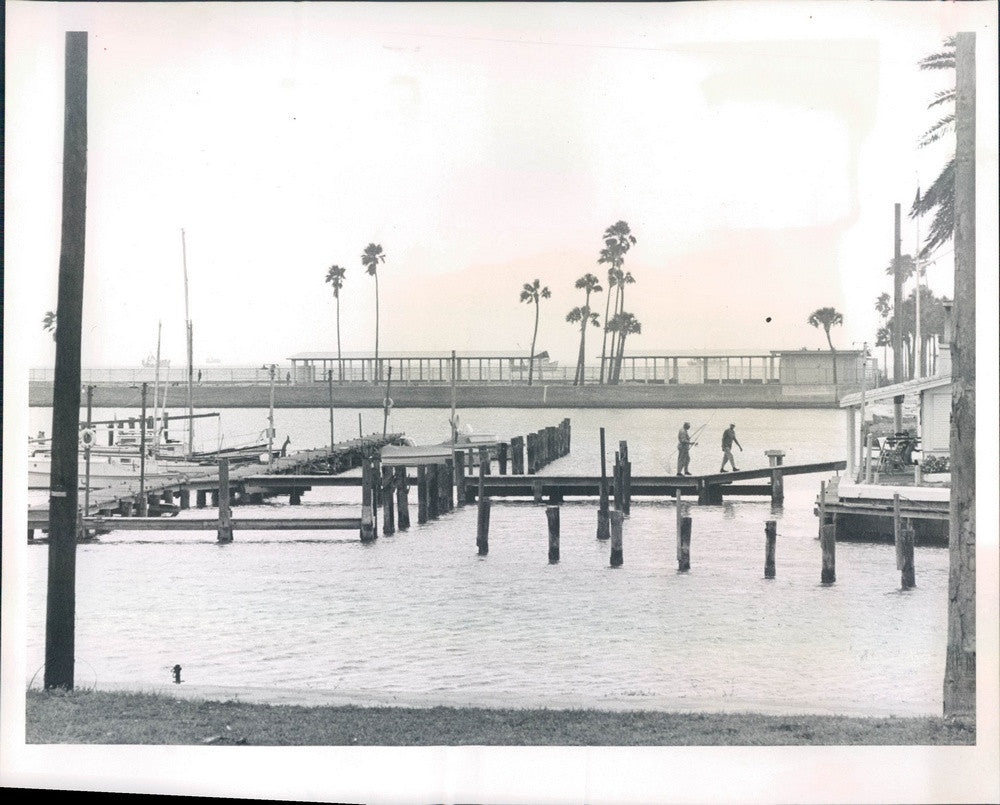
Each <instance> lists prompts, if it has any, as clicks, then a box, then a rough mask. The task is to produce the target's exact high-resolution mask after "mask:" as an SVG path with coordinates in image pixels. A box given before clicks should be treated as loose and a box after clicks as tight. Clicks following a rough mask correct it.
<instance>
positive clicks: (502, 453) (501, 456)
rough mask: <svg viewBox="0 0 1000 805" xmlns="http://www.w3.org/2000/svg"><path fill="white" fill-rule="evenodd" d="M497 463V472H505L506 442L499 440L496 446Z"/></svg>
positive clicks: (502, 473) (504, 473) (503, 473)
mask: <svg viewBox="0 0 1000 805" xmlns="http://www.w3.org/2000/svg"><path fill="white" fill-rule="evenodd" d="M497 464H498V465H499V469H498V472H499V473H500V474H501V475H506V474H507V442H500V444H499V446H498V447H497Z"/></svg>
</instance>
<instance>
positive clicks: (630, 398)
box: [28, 381, 853, 409]
mask: <svg viewBox="0 0 1000 805" xmlns="http://www.w3.org/2000/svg"><path fill="white" fill-rule="evenodd" d="M92 385H93V389H94V391H93V405H94V406H95V407H99V408H109V407H133V408H138V407H140V405H141V391H140V389H139V387H138V384H130V383H95V384H92ZM167 389H168V394H169V396H170V398H171V400H173V406H174V407H177V406H179V405H183V404H184V403H185V402H186V394H187V386H186V384H183V383H170V384H169V385H168V386H167ZM849 390H853V389H847V388H841V390H840V391H841V394H843V393H845V392H846V391H849ZM389 394H390V396H391V398H392V401H393V405H394V407H395V408H450V407H451V404H452V392H451V388H450V386H448V385H441V384H436V385H430V384H398V385H393V386H392V387H391V389H390V391H389ZM332 396H333V407H334V408H381V407H382V405H383V401H384V400H385V396H386V389H385V386H373V385H370V384H362V383H355V384H350V385H342V386H334V387H333V395H332ZM330 397H331V394H330V389H329V387H328V386H327V385H326V384H323V383H279V384H276V385H275V386H274V405H275V407H276V408H324V409H325V408H329V407H330V405H331V403H330ZM52 398H53V387H52V383H51V382H42V381H31V382H30V383H29V384H28V406H29V407H32V408H37V407H51V406H52ZM836 398H837V396H836V395H835V393H834V389H833V387H832V386H787V385H780V384H777V383H772V384H766V385H765V384H749V383H748V384H738V383H733V384H690V385H688V384H681V385H675V384H663V383H658V384H657V383H649V384H646V383H626V384H623V385H620V386H597V385H593V386H573V385H569V384H564V383H560V384H551V385H536V386H513V385H508V384H504V383H482V384H476V385H471V384H462V385H460V386H457V387H456V388H455V404H456V405H457V406H458V407H461V408H624V409H628V408H665V409H666V408H772V409H790V408H804V409H815V408H826V409H836V408H838V407H839V406H838V404H837V401H836ZM269 401H270V387H269V386H268V385H266V384H240V383H219V382H203V383H198V384H196V385H195V386H194V387H193V390H192V402H193V406H194V407H195V408H267V407H268V405H269Z"/></svg>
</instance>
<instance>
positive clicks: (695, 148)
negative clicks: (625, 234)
mask: <svg viewBox="0 0 1000 805" xmlns="http://www.w3.org/2000/svg"><path fill="white" fill-rule="evenodd" d="M6 12H7V53H6V69H7V74H6V104H7V134H6V137H7V142H6V158H7V173H6V181H7V185H6V215H7V227H6V244H5V265H6V268H5V280H6V296H7V299H8V300H10V299H11V298H16V299H17V300H18V301H17V305H16V306H13V305H10V304H9V303H8V305H7V306H6V307H5V310H6V311H7V318H8V326H9V328H10V330H9V332H12V333H14V334H15V337H14V338H13V339H11V338H8V341H7V343H8V345H10V344H11V343H12V340H13V341H14V342H15V343H14V346H15V348H17V349H18V350H19V352H20V351H22V350H23V352H21V354H22V359H23V362H24V364H25V365H27V366H32V367H34V366H39V367H40V366H50V365H52V363H53V361H54V342H53V341H52V339H51V336H50V335H49V334H47V333H45V332H43V330H42V327H41V320H42V317H43V315H44V314H45V312H46V311H47V310H51V309H55V306H56V299H57V271H58V260H59V232H60V215H61V209H60V203H61V189H60V188H61V159H62V108H63V97H62V92H63V86H62V70H63V58H64V34H65V31H67V30H85V31H87V32H88V35H89V36H88V40H89V63H88V70H89V87H88V91H89V150H88V160H89V164H88V171H89V178H88V221H87V253H86V268H85V299H84V316H83V321H84V335H83V357H82V362H83V365H84V367H88V366H137V365H138V364H139V363H140V362H141V361H142V360H143V359H144V358H145V357H146V356H148V355H150V354H151V353H153V352H155V350H156V346H157V332H158V323H159V324H160V325H161V326H162V353H163V356H164V357H165V358H167V359H170V360H172V361H173V363H174V364H175V365H177V364H183V363H184V361H185V335H184V333H185V327H184V320H185V315H186V313H185V306H186V302H185V293H184V267H185V266H184V257H183V255H182V248H181V230H182V229H183V230H184V233H185V235H184V239H185V243H186V268H187V275H188V281H189V291H188V299H187V309H188V311H189V315H190V318H191V320H192V323H193V330H194V361H195V364H196V365H200V364H204V363H205V362H206V361H208V360H212V361H219V362H221V363H223V364H233V365H259V364H262V363H270V362H272V361H274V362H279V363H281V362H283V361H284V360H285V359H286V358H287V357H288V356H290V355H292V354H295V353H297V352H302V351H307V350H335V349H336V329H335V306H334V299H333V295H332V292H331V290H330V286H329V285H327V284H325V283H324V281H323V280H324V277H325V274H326V270H327V268H328V267H329V266H330V265H332V264H338V265H341V266H343V267H345V268H346V269H347V275H346V282H345V286H344V289H343V291H342V296H341V337H342V345H343V349H344V350H345V351H358V350H370V349H372V348H373V346H374V336H375V321H374V319H375V316H374V312H375V288H374V285H375V283H374V281H373V279H372V278H371V277H370V276H368V275H366V274H365V273H364V270H363V268H362V266H361V261H360V256H361V253H362V251H363V250H364V248H365V246H366V245H367V244H368V243H370V242H374V243H378V244H380V245H381V246H382V247H383V249H384V252H385V255H386V261H385V263H384V264H383V265H382V266H381V267H380V268H379V295H380V350H381V351H382V353H383V354H384V353H386V352H391V351H393V350H407V351H411V350H421V349H427V350H449V349H460V350H470V349H477V348H478V349H484V350H493V351H495V350H510V351H511V352H513V353H515V354H516V353H518V352H521V351H525V352H526V351H527V350H528V349H529V347H530V342H531V334H532V326H533V324H534V311H533V310H532V309H531V308H530V306H529V305H525V304H522V303H520V302H519V300H518V297H519V293H520V290H521V286H522V284H523V283H524V282H529V281H531V280H533V279H535V278H538V279H540V280H541V282H542V284H543V285H546V286H547V287H549V288H550V290H551V292H552V297H551V298H550V299H547V300H544V301H543V302H542V308H541V315H540V325H539V332H538V349H539V350H542V349H546V350H548V351H549V352H550V354H551V355H552V356H553V357H554V358H555V359H557V360H560V361H563V362H573V361H574V360H575V357H576V350H577V344H578V329H577V327H576V326H575V325H571V324H568V323H567V322H566V320H565V318H566V314H567V313H568V312H569V310H570V309H571V308H573V307H574V306H577V305H580V304H582V303H583V299H582V294H581V292H579V291H577V290H575V289H574V287H573V283H574V281H575V280H576V279H577V278H578V277H580V276H582V275H583V274H585V273H587V272H593V273H595V274H597V275H598V276H599V277H601V278H602V279H603V280H605V281H604V282H603V284H604V285H605V287H606V285H607V283H606V268H605V267H604V266H600V265H598V263H597V257H598V254H599V251H600V249H601V247H602V245H603V243H602V234H603V232H604V230H605V229H606V228H607V227H608V226H610V225H611V224H613V223H615V222H616V221H618V220H624V221H626V222H628V224H629V225H630V227H631V229H632V232H633V234H634V235H635V237H636V239H637V242H636V245H635V246H634V247H632V249H631V250H630V252H629V253H628V255H627V257H626V262H625V268H626V269H627V270H628V271H630V272H631V273H632V274H633V276H634V277H635V279H636V283H635V284H634V285H630V286H628V290H627V295H626V308H627V309H628V310H629V311H631V312H634V314H635V315H636V317H637V318H638V319H639V321H640V322H641V323H642V333H641V335H637V336H634V337H632V338H631V339H630V341H629V351H630V352H633V353H634V354H640V353H645V354H652V353H659V354H669V353H670V352H671V351H673V350H678V351H679V350H685V351H691V350H704V351H706V352H710V351H713V350H734V349H739V350H745V351H747V352H756V351H760V352H766V351H768V350H770V349H780V348H800V347H803V346H806V347H810V348H825V346H826V341H825V338H824V336H823V334H822V332H819V331H817V330H815V329H813V328H812V327H809V326H808V325H807V324H806V318H807V317H808V315H809V313H811V312H812V311H813V310H815V309H816V308H818V307H824V306H833V307H835V308H837V310H839V311H841V312H842V313H843V315H844V325H843V327H841V328H836V329H835V330H834V334H833V338H834V344H835V345H836V346H838V347H842V348H849V347H851V346H852V345H859V344H860V342H862V341H865V340H867V341H869V342H872V341H873V339H874V334H875V330H876V327H877V326H878V317H877V313H876V312H875V309H874V300H875V298H876V297H877V296H878V295H879V294H880V293H882V292H883V291H891V282H890V280H889V278H888V277H886V276H885V274H884V268H885V267H886V266H887V265H888V264H889V261H890V260H891V258H892V253H893V205H894V204H896V203H900V204H902V205H903V211H904V216H905V214H906V212H907V210H908V208H909V205H910V202H911V201H912V199H913V197H914V194H915V192H916V188H917V186H918V184H921V185H923V186H925V187H926V186H927V185H928V184H929V183H930V182H931V181H932V180H933V179H934V178H935V177H936V175H937V173H938V171H939V170H940V168H941V166H942V165H943V164H944V162H945V161H946V159H947V155H948V151H949V149H950V148H951V147H952V145H951V143H950V142H947V141H946V142H942V143H939V144H936V145H935V146H932V147H929V148H924V149H920V148H918V147H917V140H918V137H919V135H920V134H921V133H922V132H923V131H924V130H926V129H927V128H928V127H929V126H930V125H931V124H932V123H933V122H934V121H935V120H936V119H937V111H938V110H928V109H927V104H928V102H929V101H930V100H931V98H932V97H933V94H934V92H935V91H937V90H940V89H943V88H945V87H946V86H947V84H948V82H949V81H950V80H953V78H952V74H950V73H948V72H936V73H935V72H921V71H919V70H918V69H917V61H918V60H919V59H920V58H921V57H922V56H924V55H926V54H927V53H930V52H933V51H934V50H936V49H938V48H939V46H940V44H941V42H942V40H943V39H944V38H945V37H946V36H948V35H949V34H951V33H953V32H954V31H956V30H977V31H980V32H982V33H984V34H988V35H985V36H980V37H979V45H978V47H979V61H978V63H979V66H980V76H979V78H980V89H979V95H978V98H979V105H980V117H981V119H982V120H984V121H994V122H992V123H990V124H988V125H984V126H981V129H982V130H981V132H980V139H979V171H980V176H981V177H983V178H981V180H980V195H981V198H982V199H983V200H984V203H983V205H982V206H983V209H982V210H981V211H980V215H981V216H983V217H985V218H986V220H993V221H995V220H996V213H995V191H994V192H990V188H991V187H994V188H995V183H996V173H997V164H996V125H995V120H996V96H997V92H996V66H995V65H996V63H997V62H996V28H995V25H994V22H995V19H996V4H995V3H985V4H978V3H977V4H954V3H935V4H927V3H861V2H845V3H833V4H826V3H815V4H814V3H754V2H746V3H724V2H718V3H717V2H713V3H698V4H688V3H662V4H595V5H589V4H576V3H565V4H562V3H561V4H551V5H550V4H529V5H521V4H480V3H476V4H463V3H440V4H401V5H400V4H382V3H376V4H366V3H330V4H310V3H274V4H271V3H246V4H202V3H150V4H145V3H141V4H116V3H115V4H112V3H91V4H86V3H85V4H73V3H58V4H55V3H24V2H10V3H8V4H7V5H6ZM991 183H992V184H991ZM989 205H994V206H992V207H989ZM927 225H928V222H926V221H925V222H923V227H924V229H925V231H926V227H927ZM989 228H990V227H986V226H984V227H981V228H980V232H981V233H983V235H984V236H985V237H987V238H989V237H992V238H993V240H992V241H988V242H984V243H983V244H981V245H980V255H981V259H988V258H987V255H989V254H990V253H993V254H995V252H996V248H995V227H994V228H993V229H994V232H993V234H992V236H990V235H989V234H988V233H986V231H985V230H987V229H989ZM902 236H903V251H904V252H912V251H913V250H914V248H915V245H916V243H917V238H918V232H917V225H916V224H915V222H913V221H911V220H909V219H908V218H905V217H904V222H903V230H902ZM952 271H953V265H952V256H951V247H950V245H949V246H946V247H944V248H942V249H941V250H939V252H938V253H937V254H936V255H935V256H934V263H933V264H932V265H931V266H930V267H929V269H928V280H927V281H928V284H929V285H930V287H931V289H932V290H933V291H934V292H935V293H938V294H941V295H950V294H951V291H952V280H951V273H952ZM605 296H606V294H602V295H600V296H598V297H597V298H596V299H595V300H594V302H593V303H592V304H593V306H594V307H595V308H597V309H599V310H600V311H601V313H602V315H603V304H604V301H605ZM599 341H600V339H599V338H593V337H591V338H589V339H588V345H589V347H590V349H589V351H588V359H589V360H590V361H594V360H595V359H596V357H597V350H598V349H599Z"/></svg>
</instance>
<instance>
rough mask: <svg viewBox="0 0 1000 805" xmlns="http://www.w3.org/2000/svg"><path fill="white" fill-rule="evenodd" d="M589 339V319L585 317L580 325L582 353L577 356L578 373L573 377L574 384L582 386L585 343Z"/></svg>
mask: <svg viewBox="0 0 1000 805" xmlns="http://www.w3.org/2000/svg"><path fill="white" fill-rule="evenodd" d="M586 341H587V319H586V317H584V319H583V324H582V325H581V327H580V353H579V354H578V355H577V356H576V374H575V375H574V377H573V385H574V386H580V385H583V360H584V357H583V356H584V354H585V353H584V344H585V343H586Z"/></svg>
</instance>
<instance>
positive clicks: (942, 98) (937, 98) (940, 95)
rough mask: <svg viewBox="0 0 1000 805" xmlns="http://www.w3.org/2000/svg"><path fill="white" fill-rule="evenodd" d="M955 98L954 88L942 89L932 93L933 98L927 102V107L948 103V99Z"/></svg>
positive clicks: (931, 107) (952, 99)
mask: <svg viewBox="0 0 1000 805" xmlns="http://www.w3.org/2000/svg"><path fill="white" fill-rule="evenodd" d="M954 100H955V90H954V89H943V90H941V91H940V92H935V93H934V100H933V101H931V102H930V103H929V104H927V108H928V109H933V108H934V107H935V106H938V105H939V104H942V103H948V102H949V101H954Z"/></svg>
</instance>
